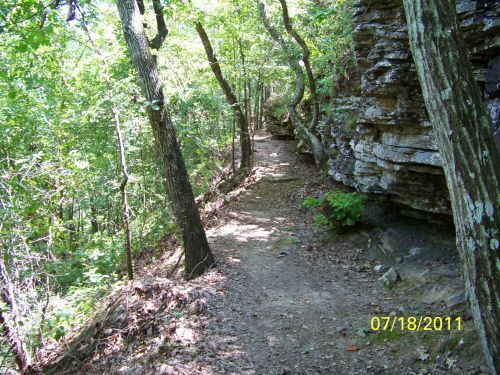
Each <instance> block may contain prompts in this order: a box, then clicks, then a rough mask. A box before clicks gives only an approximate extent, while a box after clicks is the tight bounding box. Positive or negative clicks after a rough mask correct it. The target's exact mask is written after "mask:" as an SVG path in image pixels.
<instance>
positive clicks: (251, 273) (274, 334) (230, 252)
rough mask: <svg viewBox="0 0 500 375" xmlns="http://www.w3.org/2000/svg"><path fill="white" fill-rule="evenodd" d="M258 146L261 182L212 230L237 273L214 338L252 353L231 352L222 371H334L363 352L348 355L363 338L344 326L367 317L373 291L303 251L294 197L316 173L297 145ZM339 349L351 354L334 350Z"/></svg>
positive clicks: (229, 271) (232, 273)
mask: <svg viewBox="0 0 500 375" xmlns="http://www.w3.org/2000/svg"><path fill="white" fill-rule="evenodd" d="M256 144H257V152H256V155H257V157H256V159H257V160H256V163H255V174H256V175H257V176H258V178H260V181H259V182H258V183H257V184H256V185H255V186H253V187H252V188H251V190H250V191H248V192H247V193H246V194H244V195H242V196H240V198H239V199H238V201H237V202H234V203H233V204H231V206H230V209H229V210H228V215H229V216H230V218H231V219H230V220H229V221H227V222H226V223H225V225H223V226H222V227H219V228H217V229H215V230H212V231H210V232H209V238H210V242H211V244H212V247H213V248H214V250H215V252H216V253H217V254H219V257H220V258H222V259H221V260H222V262H223V263H224V267H223V269H224V271H225V273H226V275H227V277H228V278H230V281H229V282H228V293H227V299H225V300H222V301H220V303H219V304H218V305H217V310H215V311H213V314H214V315H216V316H219V317H220V318H221V319H220V323H221V324H220V327H217V328H220V330H221V331H222V332H223V333H226V332H227V335H225V334H222V335H220V334H219V335H218V331H219V330H218V329H214V333H213V336H212V339H211V340H212V341H213V344H214V345H215V346H217V347H223V346H224V345H225V344H226V343H227V341H228V340H229V341H230V342H232V346H233V347H234V348H235V349H237V350H240V351H242V352H244V353H245V354H244V357H243V358H242V359H241V360H240V361H239V362H240V363H234V357H229V358H228V360H227V361H220V362H219V363H218V364H217V368H216V369H215V370H216V371H220V372H221V373H230V372H234V373H249V374H250V373H276V374H282V373H286V372H287V371H289V372H290V373H292V372H293V373H295V372H299V373H305V374H312V373H327V372H331V371H332V370H333V368H332V365H333V366H335V365H342V364H343V363H344V362H347V361H349V360H350V357H352V356H356V354H351V353H349V352H346V345H347V343H349V344H352V345H354V344H357V343H359V341H363V340H359V337H358V339H356V338H350V339H347V338H342V339H340V340H339V338H338V337H336V336H338V332H337V331H338V330H341V331H342V330H343V331H344V332H345V331H346V330H351V329H352V328H353V327H350V325H351V324H352V323H353V321H355V320H359V319H360V318H361V317H360V316H359V314H358V311H359V303H360V301H363V303H366V301H367V300H369V299H371V298H373V296H372V295H371V292H368V291H367V289H365V288H362V287H361V288H360V284H357V285H353V281H349V282H348V281H347V280H344V279H343V278H342V273H341V272H338V270H335V269H334V268H329V269H325V268H324V267H317V266H316V265H315V264H312V263H310V262H308V261H307V260H306V259H304V258H303V257H301V256H300V252H302V251H304V248H305V245H304V244H303V241H302V239H301V234H300V233H298V232H299V231H298V228H299V226H300V225H302V224H303V221H302V220H301V217H297V215H296V212H294V210H293V208H294V207H293V206H291V201H292V200H291V196H292V195H293V194H294V193H296V192H297V190H299V189H300V187H301V186H303V185H304V184H305V183H306V182H307V179H310V177H311V173H312V174H315V172H314V171H313V167H311V166H310V165H307V164H304V161H303V160H300V158H299V157H297V156H296V155H295V153H294V152H293V147H294V145H295V143H294V142H282V141H278V140H273V139H271V138H270V137H269V136H267V135H261V136H260V137H259V138H258V139H257V143H256ZM336 271H337V272H336ZM367 281H368V280H363V281H362V282H367ZM361 285H362V284H361ZM363 289H364V292H360V290H361V291H362V290H363ZM365 325H366V324H365ZM336 350H341V351H342V352H343V358H338V357H337V356H335V355H333V353H334V352H335V351H336ZM334 357H337V358H334Z"/></svg>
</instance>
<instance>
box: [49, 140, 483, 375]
mask: <svg viewBox="0 0 500 375" xmlns="http://www.w3.org/2000/svg"><path fill="white" fill-rule="evenodd" d="M295 147H296V142H295V141H280V140H275V139H272V138H271V137H270V136H269V135H268V134H265V133H262V134H259V135H258V136H257V137H256V152H255V166H254V170H253V172H252V174H251V176H250V177H249V178H248V179H247V181H246V182H245V183H243V184H242V185H241V186H240V187H239V188H238V189H236V190H234V191H232V192H231V193H229V194H228V195H227V196H226V197H224V200H225V201H226V202H227V203H226V204H225V205H223V207H222V208H219V210H218V212H217V216H216V217H212V218H211V220H212V222H217V223H218V224H217V225H215V226H213V227H212V229H210V230H209V231H208V232H207V235H208V237H209V242H210V244H211V247H212V249H213V251H214V254H215V255H216V257H217V258H218V266H217V268H216V269H213V270H211V271H210V272H208V273H206V274H205V275H203V276H202V277H199V278H197V279H195V280H192V281H190V282H187V283H186V282H181V281H175V280H169V279H165V278H164V276H165V274H167V271H166V269H168V268H169V267H170V266H171V265H170V266H169V264H168V262H169V261H172V259H174V260H175V259H177V257H178V256H172V253H170V252H169V251H161V257H160V259H157V260H153V259H152V260H151V262H150V264H149V266H143V267H141V274H140V275H139V276H138V278H137V280H135V281H134V282H133V283H131V284H126V285H123V286H122V287H120V288H118V289H117V290H115V292H113V294H112V296H111V297H110V298H109V299H110V301H115V302H113V306H114V307H113V309H112V310H109V309H108V311H106V312H105V315H104V317H105V318H106V319H105V320H103V321H102V322H100V323H99V324H98V326H99V327H101V326H102V327H104V328H105V329H100V330H98V331H97V332H95V334H94V336H89V338H88V339H87V340H86V341H82V342H81V343H80V344H78V345H79V349H78V350H76V351H75V353H76V354H75V355H74V358H75V359H77V360H75V361H73V362H72V364H71V365H65V366H64V370H66V371H63V372H61V371H59V370H58V372H55V373H57V374H60V373H61V374H62V373H80V374H127V375H147V374H155V375H156V374H168V375H173V374H189V375H192V374H207V375H208V374H254V375H260V374H263V375H267V374H268V375H286V374H290V375H291V374H296V375H298V374H307V375H309V374H480V373H484V371H485V370H484V362H483V361H482V359H481V357H480V355H478V353H480V352H481V350H480V345H479V344H478V340H477V337H476V336H475V333H474V330H473V327H472V326H473V325H472V321H471V319H470V314H469V313H468V311H467V308H466V306H465V303H464V301H463V296H462V297H461V296H460V293H461V291H462V290H463V288H462V282H461V281H460V277H459V274H458V271H457V270H458V269H459V265H458V259H457V255H456V251H455V250H454V245H453V237H452V236H450V235H449V233H446V231H444V230H442V229H441V228H439V227H436V226H432V225H429V224H426V223H423V222H417V221H411V220H409V219H402V218H399V217H393V216H391V215H389V214H388V213H387V212H385V211H384V210H382V211H380V212H378V213H377V210H376V209H374V208H372V207H368V208H367V209H366V210H365V216H366V221H367V223H366V224H365V225H364V226H363V227H362V228H359V229H357V230H356V231H354V232H352V233H349V234H344V235H338V234H337V235H335V236H333V237H332V235H331V234H330V233H329V232H328V231H326V230H325V229H324V228H320V227H318V226H315V225H313V224H311V222H312V214H311V212H308V211H307V210H306V209H304V208H301V207H300V205H301V203H302V201H303V199H304V197H305V196H307V195H310V194H313V195H314V194H319V193H321V192H324V191H326V190H329V189H331V188H332V185H331V183H329V182H327V181H326V180H325V179H324V178H323V177H321V176H320V174H318V172H317V171H316V169H315V167H314V166H313V165H312V163H310V162H309V163H308V162H306V160H305V159H304V157H302V156H299V155H298V154H297V153H296V152H295ZM217 204H218V203H217ZM163 257H166V258H165V259H164V258H163ZM167 258H168V259H169V260H168V261H167ZM375 265H377V267H376V269H378V268H379V267H381V268H382V269H385V270H387V269H388V268H389V267H396V268H397V269H398V272H399V273H400V275H401V278H402V280H401V281H400V282H398V283H397V285H396V286H394V288H392V289H386V288H384V287H383V286H381V285H380V284H379V283H377V280H378V278H379V277H380V276H381V274H382V273H383V272H384V271H381V272H377V271H376V269H374V266H375ZM450 296H452V298H451V299H450V298H449V297H450ZM450 301H451V303H450ZM373 316H378V317H380V316H406V317H408V316H417V317H419V316H441V317H443V318H445V317H447V316H449V317H453V318H456V317H460V318H461V319H463V322H462V323H463V326H462V330H461V331H458V330H457V329H452V330H450V331H449V330H446V329H442V330H440V331H435V332H408V331H405V332H402V331H401V330H399V329H395V330H394V331H390V330H388V331H382V332H380V331H379V332H374V331H372V330H371V329H370V320H371V318H372V317H373ZM107 317H109V318H107ZM94 326H96V327H97V324H94V325H91V327H94ZM91 332H93V331H91ZM96 342H97V344H98V345H97V347H96ZM89 348H92V350H90V349H89ZM78 353H81V355H79V354H78ZM481 366H483V367H481Z"/></svg>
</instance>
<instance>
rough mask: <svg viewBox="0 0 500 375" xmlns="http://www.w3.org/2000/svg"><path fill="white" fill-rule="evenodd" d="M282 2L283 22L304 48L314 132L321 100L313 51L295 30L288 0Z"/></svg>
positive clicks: (312, 129) (311, 124)
mask: <svg viewBox="0 0 500 375" xmlns="http://www.w3.org/2000/svg"><path fill="white" fill-rule="evenodd" d="M279 1H280V4H281V9H282V11H283V23H284V24H285V29H286V31H287V32H288V34H290V35H291V36H292V37H293V39H295V41H296V42H297V43H298V44H299V45H300V48H301V49H302V62H303V63H304V68H305V69H306V74H307V80H308V82H309V91H310V92H311V101H312V118H311V122H310V123H309V131H311V132H314V131H315V129H316V125H317V124H318V119H319V101H318V95H317V94H316V80H315V79H314V74H313V71H312V67H311V62H310V61H309V56H310V55H311V51H310V50H309V47H308V46H307V43H306V41H305V40H304V39H303V38H302V37H301V36H300V35H299V34H298V33H297V32H296V31H295V29H294V28H293V25H292V20H291V19H290V16H289V15H288V6H287V4H286V0H279Z"/></svg>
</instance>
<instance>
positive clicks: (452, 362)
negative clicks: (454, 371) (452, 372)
mask: <svg viewBox="0 0 500 375" xmlns="http://www.w3.org/2000/svg"><path fill="white" fill-rule="evenodd" d="M456 362H457V360H456V359H451V358H446V365H447V366H448V368H452V367H453V366H455V363H456Z"/></svg>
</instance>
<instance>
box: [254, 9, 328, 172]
mask: <svg viewBox="0 0 500 375" xmlns="http://www.w3.org/2000/svg"><path fill="white" fill-rule="evenodd" d="M257 5H258V7H259V11H260V16H261V18H262V21H263V23H264V26H265V28H266V30H267V31H268V32H269V34H270V35H271V37H272V38H273V40H274V41H275V42H276V43H278V44H279V45H280V46H281V48H282V50H283V52H284V53H285V54H286V56H287V59H288V64H289V65H290V68H291V69H292V70H293V72H294V73H295V96H294V97H293V99H292V101H291V102H290V103H289V104H288V112H289V113H290V120H291V121H292V125H293V127H294V129H295V131H296V132H297V133H298V135H299V137H300V138H301V139H302V140H304V141H305V142H307V144H308V145H309V147H310V148H311V151H312V153H313V155H314V160H315V162H316V166H318V167H321V166H323V165H324V163H325V162H326V160H327V155H326V151H325V148H324V147H323V144H322V143H321V141H320V139H319V138H318V137H317V136H316V135H315V134H314V133H313V132H311V131H310V130H309V129H308V128H307V127H306V126H305V125H304V124H303V123H302V120H301V119H300V116H299V114H298V113H297V106H298V105H299V103H300V102H301V101H302V98H303V97H304V90H305V84H304V72H303V71H302V68H301V66H300V64H299V62H298V61H297V60H296V59H295V58H294V56H293V53H292V51H290V49H289V47H288V45H287V44H286V42H285V40H284V39H283V38H282V37H281V35H280V34H279V33H278V31H277V30H276V29H275V28H274V27H273V26H271V23H270V22H269V19H268V18H267V15H266V10H265V6H264V4H263V3H261V2H260V1H257Z"/></svg>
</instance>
